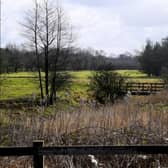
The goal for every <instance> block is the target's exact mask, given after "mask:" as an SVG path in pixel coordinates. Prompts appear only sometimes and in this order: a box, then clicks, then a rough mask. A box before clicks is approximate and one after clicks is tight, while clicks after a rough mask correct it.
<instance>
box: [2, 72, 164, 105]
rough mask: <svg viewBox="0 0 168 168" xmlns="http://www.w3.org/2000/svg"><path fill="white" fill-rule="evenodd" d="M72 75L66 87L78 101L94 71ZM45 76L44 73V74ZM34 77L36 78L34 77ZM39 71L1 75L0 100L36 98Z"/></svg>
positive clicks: (134, 75) (139, 76)
mask: <svg viewBox="0 0 168 168" xmlns="http://www.w3.org/2000/svg"><path fill="white" fill-rule="evenodd" d="M116 72H117V73H119V74H121V75H123V76H125V77H128V78H129V79H128V80H131V81H136V82H138V81H139V82H142V81H143V82H158V81H160V80H161V79H159V78H156V77H148V76H147V75H146V74H144V73H142V72H140V71H137V70H117V71H116ZM69 73H70V74H71V76H72V83H71V85H70V87H69V88H67V89H66V92H68V95H69V97H71V100H69V101H72V103H73V102H74V103H75V102H76V101H77V100H78V99H80V97H82V98H87V97H88V93H87V90H88V85H89V77H90V76H91V75H92V73H93V72H92V71H74V72H72V71H71V72H69ZM43 76H44V74H43ZM25 77H28V78H25ZM32 77H34V78H32ZM35 77H37V73H32V72H19V73H10V74H3V75H2V76H1V81H2V84H1V86H0V87H1V93H0V100H7V99H16V98H24V97H29V98H35V97H38V95H39V84H38V78H35ZM64 93H65V92H60V93H59V95H60V96H61V97H62V98H63V99H64V97H65V95H64Z"/></svg>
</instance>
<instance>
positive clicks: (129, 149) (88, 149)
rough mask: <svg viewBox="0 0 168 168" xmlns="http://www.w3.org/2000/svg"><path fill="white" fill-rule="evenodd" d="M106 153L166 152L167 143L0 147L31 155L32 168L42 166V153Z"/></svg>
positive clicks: (0, 151) (3, 153) (5, 151)
mask: <svg viewBox="0 0 168 168" xmlns="http://www.w3.org/2000/svg"><path fill="white" fill-rule="evenodd" d="M89 154H92V155H106V154H112V155H114V154H119V155H125V154H128V155H129V154H168V145H145V146H140V145H139V146H59V147H43V141H34V142H33V147H4V148H0V156H1V157H2V156H33V165H34V168H43V167H44V158H43V156H44V155H89Z"/></svg>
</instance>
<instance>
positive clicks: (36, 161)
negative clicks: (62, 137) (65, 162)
mask: <svg viewBox="0 0 168 168" xmlns="http://www.w3.org/2000/svg"><path fill="white" fill-rule="evenodd" d="M43 144H44V141H42V140H37V141H33V148H34V155H33V168H43V167H44V159H43V155H39V148H41V147H43Z"/></svg>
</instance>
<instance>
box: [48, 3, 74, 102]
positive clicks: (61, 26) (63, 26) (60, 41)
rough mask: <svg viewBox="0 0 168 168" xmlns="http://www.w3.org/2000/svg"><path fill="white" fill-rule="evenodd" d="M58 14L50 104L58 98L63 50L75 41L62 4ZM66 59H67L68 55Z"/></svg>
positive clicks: (58, 8)
mask: <svg viewBox="0 0 168 168" xmlns="http://www.w3.org/2000/svg"><path fill="white" fill-rule="evenodd" d="M56 16H57V29H56V34H57V38H56V52H55V56H54V66H53V71H52V79H51V91H50V104H52V103H53V99H56V92H57V90H56V81H57V78H59V75H58V74H57V71H58V67H57V66H58V63H59V58H60V57H62V55H61V50H63V49H65V48H66V49H67V51H69V49H70V48H71V47H70V46H71V44H72V42H73V38H72V29H71V28H70V26H69V24H68V23H67V20H66V17H65V14H64V11H63V9H62V8H61V7H60V6H58V7H57V9H56ZM67 55H68V53H67ZM64 59H66V57H65V58H64ZM65 77H67V78H68V76H66V75H65ZM63 81H64V80H63Z"/></svg>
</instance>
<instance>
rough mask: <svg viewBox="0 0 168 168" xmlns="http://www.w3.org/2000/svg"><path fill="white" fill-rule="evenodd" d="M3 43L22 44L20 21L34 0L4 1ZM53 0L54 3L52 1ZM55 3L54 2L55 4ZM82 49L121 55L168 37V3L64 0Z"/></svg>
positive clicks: (152, 1) (133, 0)
mask: <svg viewBox="0 0 168 168" xmlns="http://www.w3.org/2000/svg"><path fill="white" fill-rule="evenodd" d="M2 1H3V4H2V8H3V13H2V16H3V19H2V40H3V43H4V44H6V43H8V42H11V41H12V42H15V41H16V42H17V43H21V42H23V41H24V40H23V38H22V37H21V36H20V32H21V27H20V26H19V24H18V22H19V21H22V20H23V19H24V13H23V12H24V11H26V10H27V9H28V8H30V7H31V5H32V0H15V1H13V0H2ZM53 1H54V0H53ZM54 2H55V1H54ZM61 2H62V5H63V7H64V8H65V10H66V13H67V15H69V17H70V18H71V22H72V24H73V25H74V27H75V30H74V31H75V33H77V36H78V40H77V44H78V46H81V47H89V46H90V47H93V48H96V49H104V50H107V52H113V53H121V52H124V51H133V50H134V49H140V48H141V47H142V46H143V45H144V42H145V40H146V39H147V38H150V39H152V40H160V39H161V38H164V37H165V36H167V35H168V22H167V18H168V1H167V0H117V1H116V0H104V1H100V0H99V1H96V0H92V1H91V0H63V1H61Z"/></svg>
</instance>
